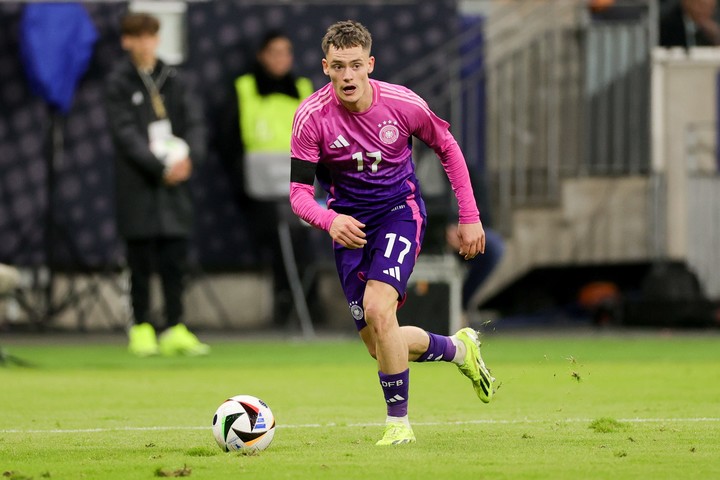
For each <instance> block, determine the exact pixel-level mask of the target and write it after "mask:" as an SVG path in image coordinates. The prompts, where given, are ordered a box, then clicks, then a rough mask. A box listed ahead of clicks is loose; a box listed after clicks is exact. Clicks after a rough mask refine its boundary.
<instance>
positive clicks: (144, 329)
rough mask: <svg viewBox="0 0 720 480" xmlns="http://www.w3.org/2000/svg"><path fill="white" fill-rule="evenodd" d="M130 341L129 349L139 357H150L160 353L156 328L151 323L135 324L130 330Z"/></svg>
mask: <svg viewBox="0 0 720 480" xmlns="http://www.w3.org/2000/svg"><path fill="white" fill-rule="evenodd" d="M128 337H129V338H130V342H129V343H128V351H129V352H130V353H132V354H133V355H136V356H138V357H149V356H152V355H157V354H158V343H157V337H156V336H155V329H154V328H153V326H152V325H150V324H149V323H140V324H138V325H133V326H132V327H130V330H129V331H128Z"/></svg>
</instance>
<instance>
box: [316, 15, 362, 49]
mask: <svg viewBox="0 0 720 480" xmlns="http://www.w3.org/2000/svg"><path fill="white" fill-rule="evenodd" d="M331 46H333V47H335V48H337V49H338V50H343V49H346V48H352V47H362V49H363V50H365V51H367V52H370V48H371V47H372V35H370V32H369V31H368V29H367V28H365V26H364V25H363V24H362V23H360V22H356V21H354V20H343V21H340V22H335V23H333V24H332V25H330V27H329V28H328V29H327V33H325V36H324V37H323V39H322V50H323V53H324V54H325V55H327V54H328V51H330V47H331Z"/></svg>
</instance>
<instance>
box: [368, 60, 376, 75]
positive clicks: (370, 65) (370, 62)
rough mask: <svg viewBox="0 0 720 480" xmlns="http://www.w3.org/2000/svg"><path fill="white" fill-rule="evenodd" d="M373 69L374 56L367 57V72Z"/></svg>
mask: <svg viewBox="0 0 720 480" xmlns="http://www.w3.org/2000/svg"><path fill="white" fill-rule="evenodd" d="M374 69H375V57H370V58H369V59H368V73H372V71H373V70H374Z"/></svg>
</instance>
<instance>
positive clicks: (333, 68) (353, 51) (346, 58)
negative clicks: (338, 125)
mask: <svg viewBox="0 0 720 480" xmlns="http://www.w3.org/2000/svg"><path fill="white" fill-rule="evenodd" d="M322 65H323V72H325V75H327V76H329V77H330V81H331V82H332V84H333V88H334V89H335V94H336V95H337V97H338V98H339V99H340V101H341V102H342V104H343V105H344V106H345V108H347V109H348V110H350V111H352V112H362V111H364V110H367V109H368V108H370V105H372V87H371V86H370V77H369V75H370V73H372V71H373V68H374V67H375V58H374V57H371V56H370V52H368V51H366V50H363V48H362V47H351V48H344V49H340V50H338V49H337V48H335V47H333V46H330V50H329V51H328V53H327V55H326V56H325V58H323V61H322Z"/></svg>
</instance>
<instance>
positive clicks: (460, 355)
mask: <svg viewBox="0 0 720 480" xmlns="http://www.w3.org/2000/svg"><path fill="white" fill-rule="evenodd" d="M450 341H452V343H453V345H455V356H454V357H453V359H452V362H453V363H454V364H456V365H462V364H463V363H465V354H466V353H467V347H465V344H464V343H463V342H461V341H460V340H458V338H457V337H456V336H455V335H452V336H451V337H450Z"/></svg>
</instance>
